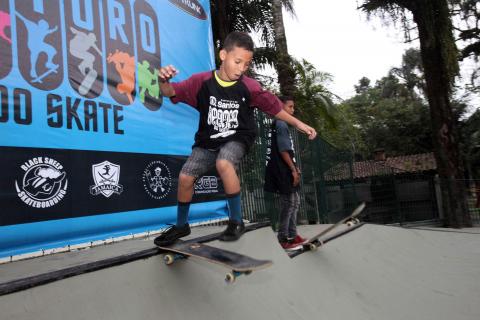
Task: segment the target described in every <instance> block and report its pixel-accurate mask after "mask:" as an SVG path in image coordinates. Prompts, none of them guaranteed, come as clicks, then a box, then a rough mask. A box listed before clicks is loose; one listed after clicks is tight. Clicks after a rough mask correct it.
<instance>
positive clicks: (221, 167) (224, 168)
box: [215, 159, 235, 174]
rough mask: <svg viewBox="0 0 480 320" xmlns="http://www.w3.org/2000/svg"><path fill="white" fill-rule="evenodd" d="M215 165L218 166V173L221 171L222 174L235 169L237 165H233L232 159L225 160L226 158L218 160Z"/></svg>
mask: <svg viewBox="0 0 480 320" xmlns="http://www.w3.org/2000/svg"><path fill="white" fill-rule="evenodd" d="M215 165H216V167H217V171H218V173H220V174H222V173H223V172H228V171H231V170H235V167H234V166H233V164H232V163H231V162H230V161H228V160H225V159H220V160H217V162H216V163H215Z"/></svg>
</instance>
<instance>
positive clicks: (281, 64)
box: [272, 0, 295, 96]
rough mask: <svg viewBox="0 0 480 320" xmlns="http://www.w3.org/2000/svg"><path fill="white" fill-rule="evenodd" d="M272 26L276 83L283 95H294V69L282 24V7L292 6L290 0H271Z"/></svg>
mask: <svg viewBox="0 0 480 320" xmlns="http://www.w3.org/2000/svg"><path fill="white" fill-rule="evenodd" d="M272 4H273V5H272V15H273V28H274V32H273V34H274V38H275V49H276V53H277V56H276V61H275V68H276V69H277V73H278V83H279V85H280V92H281V93H282V94H284V95H288V96H293V95H295V71H294V70H293V67H292V59H291V58H290V55H289V53H288V47H287V37H286V35H285V27H284V24H283V14H282V7H283V4H285V5H286V7H289V8H292V2H291V1H282V0H272Z"/></svg>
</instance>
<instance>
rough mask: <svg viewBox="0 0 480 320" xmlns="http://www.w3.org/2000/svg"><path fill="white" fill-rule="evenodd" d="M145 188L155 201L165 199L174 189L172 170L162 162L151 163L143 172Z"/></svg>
mask: <svg viewBox="0 0 480 320" xmlns="http://www.w3.org/2000/svg"><path fill="white" fill-rule="evenodd" d="M142 180H143V187H144V189H145V191H146V192H147V194H148V195H149V196H150V197H152V198H153V199H156V200H160V199H163V198H165V197H166V196H167V195H168V194H169V193H170V189H171V188H172V175H171V173H170V169H169V168H168V167H167V166H166V165H165V163H163V162H161V161H153V162H151V163H150V164H149V165H148V166H147V168H145V170H144V171H143V176H142Z"/></svg>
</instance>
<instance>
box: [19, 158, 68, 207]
mask: <svg viewBox="0 0 480 320" xmlns="http://www.w3.org/2000/svg"><path fill="white" fill-rule="evenodd" d="M20 168H21V169H22V170H23V171H24V172H25V173H24V175H23V178H22V179H21V180H18V181H17V180H15V188H16V190H17V195H18V197H19V198H20V199H21V200H22V201H23V202H24V203H26V204H27V205H29V206H31V207H34V208H49V207H52V206H54V205H56V204H57V203H59V202H60V201H61V200H62V199H63V198H64V197H65V194H66V193H67V187H68V179H67V178H66V176H67V174H66V172H65V171H64V170H63V166H62V165H61V164H60V163H59V162H57V161H56V160H54V159H51V158H47V157H37V158H33V159H30V160H28V161H26V162H25V163H24V164H23V165H21V166H20Z"/></svg>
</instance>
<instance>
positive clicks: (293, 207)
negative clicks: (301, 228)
mask: <svg viewBox="0 0 480 320" xmlns="http://www.w3.org/2000/svg"><path fill="white" fill-rule="evenodd" d="M290 199H291V202H290V209H289V211H290V214H289V215H290V222H289V224H288V237H289V238H295V237H296V236H297V215H298V209H299V208H300V195H299V194H298V191H295V192H292V193H291V194H290Z"/></svg>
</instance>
